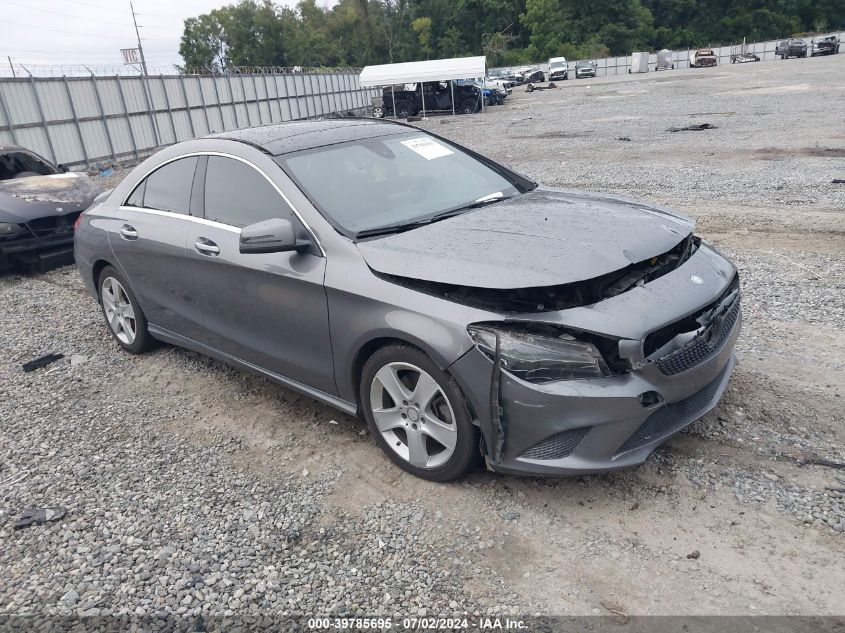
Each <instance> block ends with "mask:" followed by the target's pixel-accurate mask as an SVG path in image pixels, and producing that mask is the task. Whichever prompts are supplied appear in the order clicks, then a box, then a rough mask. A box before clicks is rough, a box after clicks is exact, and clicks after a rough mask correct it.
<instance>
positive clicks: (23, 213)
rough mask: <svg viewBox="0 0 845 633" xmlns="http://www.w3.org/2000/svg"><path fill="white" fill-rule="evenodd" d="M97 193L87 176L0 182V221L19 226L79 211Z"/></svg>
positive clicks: (31, 177)
mask: <svg viewBox="0 0 845 633" xmlns="http://www.w3.org/2000/svg"><path fill="white" fill-rule="evenodd" d="M99 193H100V188H99V187H98V186H97V185H96V184H95V183H94V182H93V181H92V180H91V179H90V178H89V177H88V175H87V174H79V173H66V174H53V175H51V176H29V177H27V178H13V179H11V180H0V222H14V223H16V224H21V223H24V222H29V221H30V220H34V219H35V218H43V217H45V216H52V215H65V214H67V213H74V212H75V211H82V210H84V209H87V208H88V207H89V206H90V205H91V202H93V200H94V198H96V197H97V194H99Z"/></svg>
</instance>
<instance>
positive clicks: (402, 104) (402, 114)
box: [396, 101, 415, 119]
mask: <svg viewBox="0 0 845 633" xmlns="http://www.w3.org/2000/svg"><path fill="white" fill-rule="evenodd" d="M414 114H415V112H414V106H412V105H411V103H410V102H408V101H397V102H396V116H397V117H399V118H400V119H407V118H408V117H409V116H414Z"/></svg>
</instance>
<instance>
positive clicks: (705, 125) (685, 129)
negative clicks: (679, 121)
mask: <svg viewBox="0 0 845 633" xmlns="http://www.w3.org/2000/svg"><path fill="white" fill-rule="evenodd" d="M715 129H716V126H715V125H713V124H712V123H699V124H698V125H686V126H684V127H670V128H669V129H668V130H666V131H667V132H699V131H701V130H715Z"/></svg>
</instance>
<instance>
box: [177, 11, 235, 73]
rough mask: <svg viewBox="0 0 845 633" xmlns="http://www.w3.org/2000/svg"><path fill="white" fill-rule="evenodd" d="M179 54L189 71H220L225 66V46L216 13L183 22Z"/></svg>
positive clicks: (221, 27)
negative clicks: (183, 28) (183, 27)
mask: <svg viewBox="0 0 845 633" xmlns="http://www.w3.org/2000/svg"><path fill="white" fill-rule="evenodd" d="M179 54H180V55H181V56H182V59H183V60H185V66H186V67H187V68H189V69H201V68H207V69H209V70H214V69H217V70H219V69H221V68H224V67H225V66H226V46H225V37H224V35H223V26H222V25H221V24H220V20H219V19H218V12H217V11H212V12H211V13H206V14H203V15H200V16H198V17H196V18H188V19H187V20H185V30H184V31H183V32H182V41H181V43H180V44H179Z"/></svg>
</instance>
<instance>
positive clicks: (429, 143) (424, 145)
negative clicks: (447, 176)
mask: <svg viewBox="0 0 845 633" xmlns="http://www.w3.org/2000/svg"><path fill="white" fill-rule="evenodd" d="M402 145H404V146H405V147H407V148H408V149H409V150H411V151H414V152H416V153H417V154H419V155H420V156H422V157H423V158H425V159H426V160H432V159H434V158H442V157H443V156H448V155H449V154H454V153H455V152H453V151H452V150H450V149H449V148H448V147H444V146H443V145H441V144H440V143H437V142H436V141H434V140H432V139H430V138H426V137H421V138H412V139H409V140H407V141H402Z"/></svg>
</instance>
